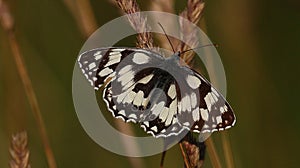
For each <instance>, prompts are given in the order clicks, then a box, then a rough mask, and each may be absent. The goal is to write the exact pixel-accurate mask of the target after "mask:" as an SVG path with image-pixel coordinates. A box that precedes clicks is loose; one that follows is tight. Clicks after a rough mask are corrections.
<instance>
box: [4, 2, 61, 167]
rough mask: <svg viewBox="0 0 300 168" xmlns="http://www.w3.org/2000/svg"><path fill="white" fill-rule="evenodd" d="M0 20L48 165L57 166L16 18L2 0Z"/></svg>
mask: <svg viewBox="0 0 300 168" xmlns="http://www.w3.org/2000/svg"><path fill="white" fill-rule="evenodd" d="M0 21H1V25H2V27H3V28H4V30H6V32H7V35H8V40H9V44H10V46H11V50H12V53H13V57H14V59H15V62H16V65H17V70H18V73H19V75H20V78H21V80H22V84H23V86H24V89H25V93H26V95H27V98H28V101H29V104H30V107H31V109H32V112H33V115H34V117H35V120H36V122H37V127H38V130H39V133H40V135H41V139H42V143H43V145H44V150H45V153H46V157H47V160H48V165H49V167H50V168H56V162H55V159H54V155H53V152H52V149H51V147H50V143H49V140H48V136H47V132H46V128H45V124H44V121H43V118H42V114H41V111H40V107H39V104H38V101H37V98H36V95H35V92H34V90H33V87H32V84H31V80H30V78H29V75H28V72H27V69H26V66H25V63H24V60H23V55H22V53H21V51H20V47H19V43H18V41H17V39H16V37H15V34H14V19H13V17H12V15H11V13H10V11H9V9H8V6H7V5H6V3H5V2H4V1H2V0H0Z"/></svg>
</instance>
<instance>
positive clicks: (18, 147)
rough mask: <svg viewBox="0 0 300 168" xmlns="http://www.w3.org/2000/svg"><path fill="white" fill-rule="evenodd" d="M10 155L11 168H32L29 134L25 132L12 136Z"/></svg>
mask: <svg viewBox="0 0 300 168" xmlns="http://www.w3.org/2000/svg"><path fill="white" fill-rule="evenodd" d="M9 153H10V155H11V160H10V163H9V165H10V168H30V164H29V150H28V148H27V133H26V132H25V131H23V132H19V133H17V134H15V135H13V136H12V139H11V147H10V149H9Z"/></svg>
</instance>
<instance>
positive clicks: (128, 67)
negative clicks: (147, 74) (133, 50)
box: [119, 65, 132, 75]
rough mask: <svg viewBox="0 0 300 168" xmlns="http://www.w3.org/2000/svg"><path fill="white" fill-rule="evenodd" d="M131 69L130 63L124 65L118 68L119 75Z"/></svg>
mask: <svg viewBox="0 0 300 168" xmlns="http://www.w3.org/2000/svg"><path fill="white" fill-rule="evenodd" d="M131 69H132V65H126V66H124V67H123V68H121V69H120V71H119V75H123V74H125V73H127V72H128V71H130V70H131Z"/></svg>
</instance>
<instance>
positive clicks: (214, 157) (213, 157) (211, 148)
mask: <svg viewBox="0 0 300 168" xmlns="http://www.w3.org/2000/svg"><path fill="white" fill-rule="evenodd" d="M205 144H206V145H207V152H208V155H209V158H210V161H211V163H212V165H213V167H214V168H221V167H222V166H221V162H220V158H219V156H218V154H217V150H216V148H215V145H214V142H213V140H212V138H211V137H209V138H208V139H207V140H206V141H205Z"/></svg>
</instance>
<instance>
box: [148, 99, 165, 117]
mask: <svg viewBox="0 0 300 168" xmlns="http://www.w3.org/2000/svg"><path fill="white" fill-rule="evenodd" d="M164 106H165V102H163V101H162V102H160V103H158V104H155V105H154V106H153V107H152V109H151V111H152V114H154V115H155V116H158V115H159V113H160V112H161V111H162V110H163V107H164Z"/></svg>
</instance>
